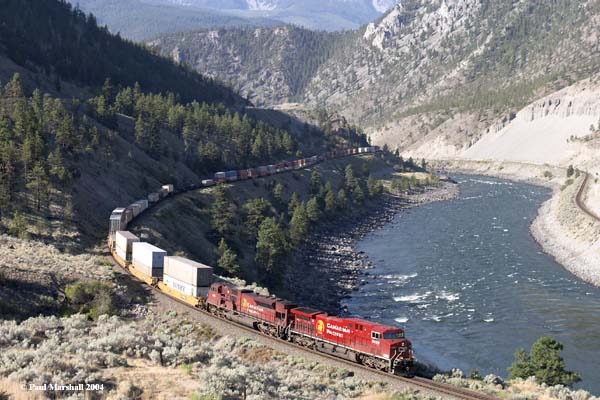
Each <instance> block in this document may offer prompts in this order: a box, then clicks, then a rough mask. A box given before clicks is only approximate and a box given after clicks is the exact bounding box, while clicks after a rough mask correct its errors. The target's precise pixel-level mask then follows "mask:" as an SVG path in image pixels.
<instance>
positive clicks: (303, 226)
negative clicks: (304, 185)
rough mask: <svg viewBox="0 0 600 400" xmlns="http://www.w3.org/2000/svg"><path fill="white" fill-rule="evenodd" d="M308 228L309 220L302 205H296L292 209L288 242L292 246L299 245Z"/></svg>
mask: <svg viewBox="0 0 600 400" xmlns="http://www.w3.org/2000/svg"><path fill="white" fill-rule="evenodd" d="M309 228H310V220H309V218H308V213H307V212H306V207H305V206H304V203H300V204H298V205H297V206H296V207H295V208H294V212H293V214H292V218H291V220H290V240H291V241H292V244H293V245H295V246H297V245H299V244H300V243H301V242H302V241H303V240H304V239H305V238H306V235H307V234H308V230H309Z"/></svg>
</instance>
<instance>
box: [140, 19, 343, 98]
mask: <svg viewBox="0 0 600 400" xmlns="http://www.w3.org/2000/svg"><path fill="white" fill-rule="evenodd" d="M343 37H344V34H333V33H326V32H313V31H309V30H306V29H303V28H298V27H294V26H285V27H275V28H228V29H218V30H201V31H192V32H181V33H174V34H170V35H164V36H162V37H160V38H159V39H156V40H153V41H151V42H149V44H150V46H153V47H156V48H157V50H158V51H160V52H161V53H162V54H163V55H165V56H171V57H172V58H173V59H174V60H175V61H177V62H179V63H180V64H183V65H188V66H190V67H193V68H195V69H196V70H197V71H202V73H205V74H208V75H210V76H214V77H215V78H218V79H220V80H223V81H225V82H231V84H232V85H234V87H235V88H237V89H238V90H240V91H241V92H242V93H244V95H245V96H247V97H248V99H249V100H251V101H252V102H254V103H255V104H258V105H263V104H277V103H281V102H286V101H290V100H300V99H301V98H302V94H303V93H304V91H305V88H306V86H307V84H308V83H309V82H310V80H311V79H312V77H313V76H314V75H315V74H316V73H317V71H318V69H319V67H320V66H321V65H322V64H323V63H324V62H325V61H326V60H328V59H329V58H331V56H332V54H333V51H334V49H335V48H336V46H338V45H341V43H338V42H341V41H342V39H343Z"/></svg>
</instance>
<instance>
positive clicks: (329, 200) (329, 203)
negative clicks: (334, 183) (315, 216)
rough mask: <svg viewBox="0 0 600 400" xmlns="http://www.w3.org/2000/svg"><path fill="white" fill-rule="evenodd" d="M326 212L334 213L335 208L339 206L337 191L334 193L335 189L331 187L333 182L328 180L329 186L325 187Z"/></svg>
mask: <svg viewBox="0 0 600 400" xmlns="http://www.w3.org/2000/svg"><path fill="white" fill-rule="evenodd" d="M324 203H325V212H326V213H328V214H333V213H334V212H335V208H336V206H337V202H336V198H335V193H333V189H332V188H331V183H329V182H327V186H326V187H325V197H324Z"/></svg>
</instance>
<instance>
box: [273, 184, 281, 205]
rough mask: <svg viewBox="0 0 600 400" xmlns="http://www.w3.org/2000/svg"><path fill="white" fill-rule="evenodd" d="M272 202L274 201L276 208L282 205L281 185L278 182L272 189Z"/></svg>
mask: <svg viewBox="0 0 600 400" xmlns="http://www.w3.org/2000/svg"><path fill="white" fill-rule="evenodd" d="M273 200H275V204H277V205H278V206H281V205H282V204H283V185H282V184H281V183H279V182H277V183H276V184H275V187H273Z"/></svg>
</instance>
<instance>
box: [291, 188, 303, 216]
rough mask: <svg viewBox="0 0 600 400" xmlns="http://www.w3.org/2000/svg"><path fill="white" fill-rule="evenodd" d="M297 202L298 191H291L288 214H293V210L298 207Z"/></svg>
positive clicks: (298, 202)
mask: <svg viewBox="0 0 600 400" xmlns="http://www.w3.org/2000/svg"><path fill="white" fill-rule="evenodd" d="M299 204H300V200H298V193H296V192H294V193H292V196H291V197H290V201H289V202H288V215H293V214H294V210H295V209H296V207H298V205H299Z"/></svg>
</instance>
